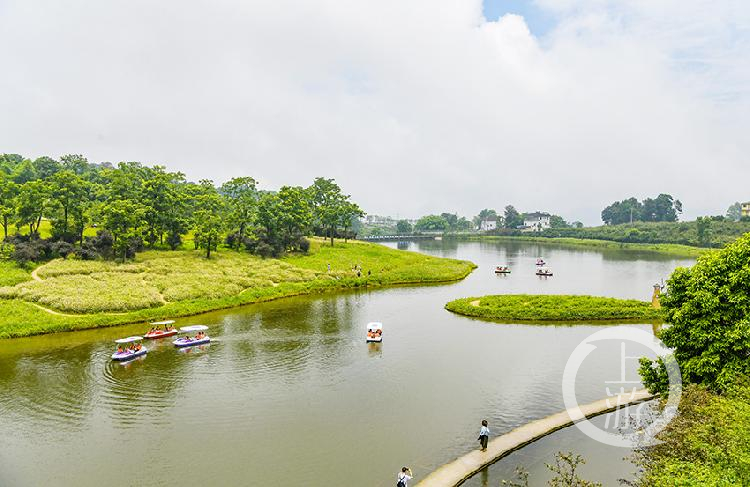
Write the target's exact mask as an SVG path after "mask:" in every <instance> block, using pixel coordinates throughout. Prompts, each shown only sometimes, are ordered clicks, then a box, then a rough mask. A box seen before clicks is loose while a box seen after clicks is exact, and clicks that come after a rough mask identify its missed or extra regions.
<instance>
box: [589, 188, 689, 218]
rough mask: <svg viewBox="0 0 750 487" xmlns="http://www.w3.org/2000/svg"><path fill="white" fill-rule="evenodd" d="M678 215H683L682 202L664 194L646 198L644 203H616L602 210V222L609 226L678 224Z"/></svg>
mask: <svg viewBox="0 0 750 487" xmlns="http://www.w3.org/2000/svg"><path fill="white" fill-rule="evenodd" d="M678 213H682V203H681V202H680V200H675V199H674V198H672V195H669V194H665V193H662V194H660V195H659V196H657V197H656V198H646V199H645V200H643V202H642V203H641V202H639V201H638V200H637V199H635V198H628V199H626V200H623V201H615V202H614V203H612V204H611V205H609V206H608V207H606V208H604V210H602V221H603V222H604V223H606V224H607V225H618V224H621V223H632V222H637V221H644V222H676V221H677V214H678Z"/></svg>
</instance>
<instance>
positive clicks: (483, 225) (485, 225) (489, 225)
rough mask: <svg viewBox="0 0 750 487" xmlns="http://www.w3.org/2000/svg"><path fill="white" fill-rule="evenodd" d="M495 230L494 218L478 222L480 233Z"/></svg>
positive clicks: (495, 220)
mask: <svg viewBox="0 0 750 487" xmlns="http://www.w3.org/2000/svg"><path fill="white" fill-rule="evenodd" d="M496 228H497V219H496V218H488V219H486V220H482V221H481V222H479V231H480V232H489V231H490V230H495V229H496Z"/></svg>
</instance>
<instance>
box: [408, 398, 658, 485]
mask: <svg viewBox="0 0 750 487" xmlns="http://www.w3.org/2000/svg"><path fill="white" fill-rule="evenodd" d="M631 396H632V397H631ZM655 397H656V396H655V395H653V394H651V393H649V392H648V391H646V390H644V389H642V390H639V391H636V392H635V394H631V393H624V394H618V395H617V396H615V397H609V398H604V399H600V400H598V401H594V402H592V403H589V404H585V405H582V406H579V409H580V415H578V414H573V411H571V410H569V409H566V410H564V411H561V412H559V413H555V414H552V415H550V416H547V417H546V418H542V419H537V420H535V421H531V422H529V423H526V424H524V425H522V426H519V427H517V428H514V429H512V430H511V431H509V432H507V433H504V434H502V435H500V436H498V437H497V438H495V439H493V440H492V441H490V442H489V444H488V445H487V451H486V452H482V451H480V450H479V449H475V450H473V451H471V452H469V453H467V454H466V455H463V456H461V457H459V458H457V459H456V460H454V461H452V462H450V463H447V464H445V465H443V466H442V467H439V468H438V469H436V470H435V471H433V472H432V473H430V474H429V475H427V477H425V478H424V479H423V480H421V481H420V482H419V483H417V487H457V486H459V485H461V484H463V483H464V482H466V481H467V480H468V479H470V478H471V477H473V476H474V475H476V474H477V473H479V472H480V471H481V470H483V469H485V468H486V467H488V466H490V465H492V464H493V463H495V462H497V461H499V460H501V459H502V458H504V457H506V456H508V455H510V454H511V453H513V452H515V451H518V450H520V449H521V448H523V447H525V446H526V445H529V444H531V443H534V442H535V441H538V440H540V439H541V438H544V437H545V436H548V435H550V434H552V433H554V432H555V431H559V430H561V429H563V428H567V427H569V426H572V425H574V424H575V423H577V422H579V421H583V420H585V419H588V418H593V417H596V416H600V415H602V414H606V413H610V412H612V411H615V410H617V409H619V408H621V407H623V406H632V405H635V404H640V403H642V402H646V401H650V400H652V399H654V398H655ZM613 403H614V405H612V404H613Z"/></svg>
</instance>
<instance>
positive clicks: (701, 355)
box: [644, 234, 750, 390]
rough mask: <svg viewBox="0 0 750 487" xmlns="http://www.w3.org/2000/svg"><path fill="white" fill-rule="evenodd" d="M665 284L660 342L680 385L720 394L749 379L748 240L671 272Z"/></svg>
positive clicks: (738, 240)
mask: <svg viewBox="0 0 750 487" xmlns="http://www.w3.org/2000/svg"><path fill="white" fill-rule="evenodd" d="M667 284H668V292H667V293H666V294H665V295H664V296H662V299H661V304H662V308H663V310H664V313H665V318H666V320H667V322H668V323H670V326H669V327H667V328H666V329H665V330H664V331H663V332H662V334H661V336H660V338H661V339H662V341H663V342H664V344H665V345H667V346H668V347H670V348H672V349H673V350H674V356H675V358H676V359H677V363H678V364H679V366H680V370H681V372H682V377H683V381H686V382H692V383H697V384H704V385H706V386H708V387H711V388H713V389H716V390H724V389H725V388H726V387H728V386H729V385H731V384H732V383H734V381H735V379H736V377H737V376H740V375H742V376H745V375H750V360H748V357H749V356H750V234H748V235H745V236H743V237H741V238H739V239H737V241H735V242H734V243H731V244H729V245H728V246H727V247H726V248H724V249H722V250H720V251H716V252H711V253H708V254H706V255H703V256H702V257H700V258H699V259H698V262H697V264H696V265H695V266H693V267H692V268H689V269H688V268H678V269H676V270H675V271H674V273H673V274H672V276H671V277H670V278H669V280H668V281H667ZM644 379H646V378H644ZM644 383H645V384H646V386H647V387H649V388H650V389H654V390H656V388H657V387H658V384H655V383H651V382H648V381H645V380H644Z"/></svg>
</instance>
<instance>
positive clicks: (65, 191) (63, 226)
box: [49, 170, 90, 240]
mask: <svg viewBox="0 0 750 487" xmlns="http://www.w3.org/2000/svg"><path fill="white" fill-rule="evenodd" d="M89 186H90V183H88V182H87V181H86V180H84V179H83V178H81V177H80V176H78V175H76V174H75V173H74V172H72V171H69V170H64V171H60V172H57V173H54V174H53V175H52V176H51V177H50V178H49V188H50V196H51V198H52V201H54V202H55V203H56V204H57V207H58V208H59V210H60V216H59V218H56V219H55V220H54V221H53V227H54V228H55V230H56V233H57V234H58V235H59V236H60V237H62V238H63V239H66V240H67V239H68V237H69V219H70V217H71V215H72V214H75V215H76V216H79V217H80V216H81V215H83V208H84V206H85V205H86V204H87V203H88V201H89Z"/></svg>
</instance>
